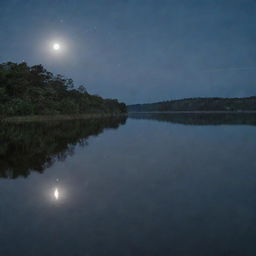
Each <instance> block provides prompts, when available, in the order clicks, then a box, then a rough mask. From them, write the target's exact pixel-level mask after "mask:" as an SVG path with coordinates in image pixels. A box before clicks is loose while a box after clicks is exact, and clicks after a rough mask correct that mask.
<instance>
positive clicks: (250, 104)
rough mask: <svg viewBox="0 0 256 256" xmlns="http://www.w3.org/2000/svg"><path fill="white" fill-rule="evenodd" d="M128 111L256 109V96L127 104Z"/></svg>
mask: <svg viewBox="0 0 256 256" xmlns="http://www.w3.org/2000/svg"><path fill="white" fill-rule="evenodd" d="M128 111H129V112H159V111H160V112H161V111H163V112H164V111H256V97H248V98H188V99H180V100H171V101H162V102H157V103H151V104H136V105H128Z"/></svg>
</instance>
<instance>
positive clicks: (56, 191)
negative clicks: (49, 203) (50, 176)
mask: <svg viewBox="0 0 256 256" xmlns="http://www.w3.org/2000/svg"><path fill="white" fill-rule="evenodd" d="M54 198H55V199H56V200H58V199H59V190H58V188H55V190H54Z"/></svg>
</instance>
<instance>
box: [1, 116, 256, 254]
mask: <svg viewBox="0 0 256 256" xmlns="http://www.w3.org/2000/svg"><path fill="white" fill-rule="evenodd" d="M0 198H1V201H0V255H1V256H2V255H3V256H13V255H15V256H16V255H26V256H30V255H31V256H41V255H48V256H49V255H50V256H51V255H54V256H56V255H62V256H63V255H65V256H66V255H67V256H75V255H76V256H78V255H79V256H80V255H81V256H86V255H87V256H93V255H95V256H103V255H106V256H116V255H118V256H142V255H145V256H151V255H155V256H157V255H164V256H169V255H174V256H176V255H177V256H180V255H182V256H183V255H184V256H185V255H186V256H190V255H195V256H201V255H202V256H206V255H207V256H209V255H210V256H211V255H212V256H216V255H218V256H219V255H223V256H224V255H225V256H226V255H230V256H234V255H242V256H248V255H249V256H250V255H252V256H255V255H256V244H255V239H256V115H255V114H234V115H231V114H207V115H206V114H200V113H199V114H140V115H138V114H133V115H131V116H130V117H129V118H128V119H127V120H126V118H119V119H103V120H100V119H98V120H83V121H82V120H81V121H65V122H59V121H58V122H57V121H56V122H51V123H20V124H2V125H1V129H0Z"/></svg>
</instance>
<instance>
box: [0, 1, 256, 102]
mask: <svg viewBox="0 0 256 256" xmlns="http://www.w3.org/2000/svg"><path fill="white" fill-rule="evenodd" d="M255 14H256V1H255V0H169V1H167V0H91V1H86V0H1V2H0V28H1V29H0V61H1V62H5V61H15V62H21V61H22V60H25V61H26V62H28V64H30V65H33V64H39V63H41V64H43V65H45V67H46V68H47V69H49V70H50V71H53V72H54V73H61V74H63V75H65V76H66V77H71V78H73V79H74V81H75V83H76V85H77V86H78V85H80V84H85V86H86V87H87V89H88V91H89V92H90V93H94V94H99V95H101V96H104V97H110V98H118V99H120V100H121V101H125V102H126V103H143V102H153V101H159V100H166V99H174V98H182V97H195V96H228V97H234V96H250V95H256V32H255V26H256V15H255ZM54 40H59V41H60V42H62V43H63V44H65V46H66V51H65V52H62V53H60V54H59V56H56V54H53V53H52V52H51V50H50V49H49V46H48V43H49V42H52V41H54Z"/></svg>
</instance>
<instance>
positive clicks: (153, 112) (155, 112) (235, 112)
mask: <svg viewBox="0 0 256 256" xmlns="http://www.w3.org/2000/svg"><path fill="white" fill-rule="evenodd" d="M194 113H195V114H196V113H198V114H243V113H245V114H247V113H252V114H253V113H255V114H256V110H241V111H237V110H233V111H232V110H229V111H227V110H223V111H222V110H221V111H212V110H194V111H190V110H188V111H178V110H177V111H128V115H129V114H194Z"/></svg>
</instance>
